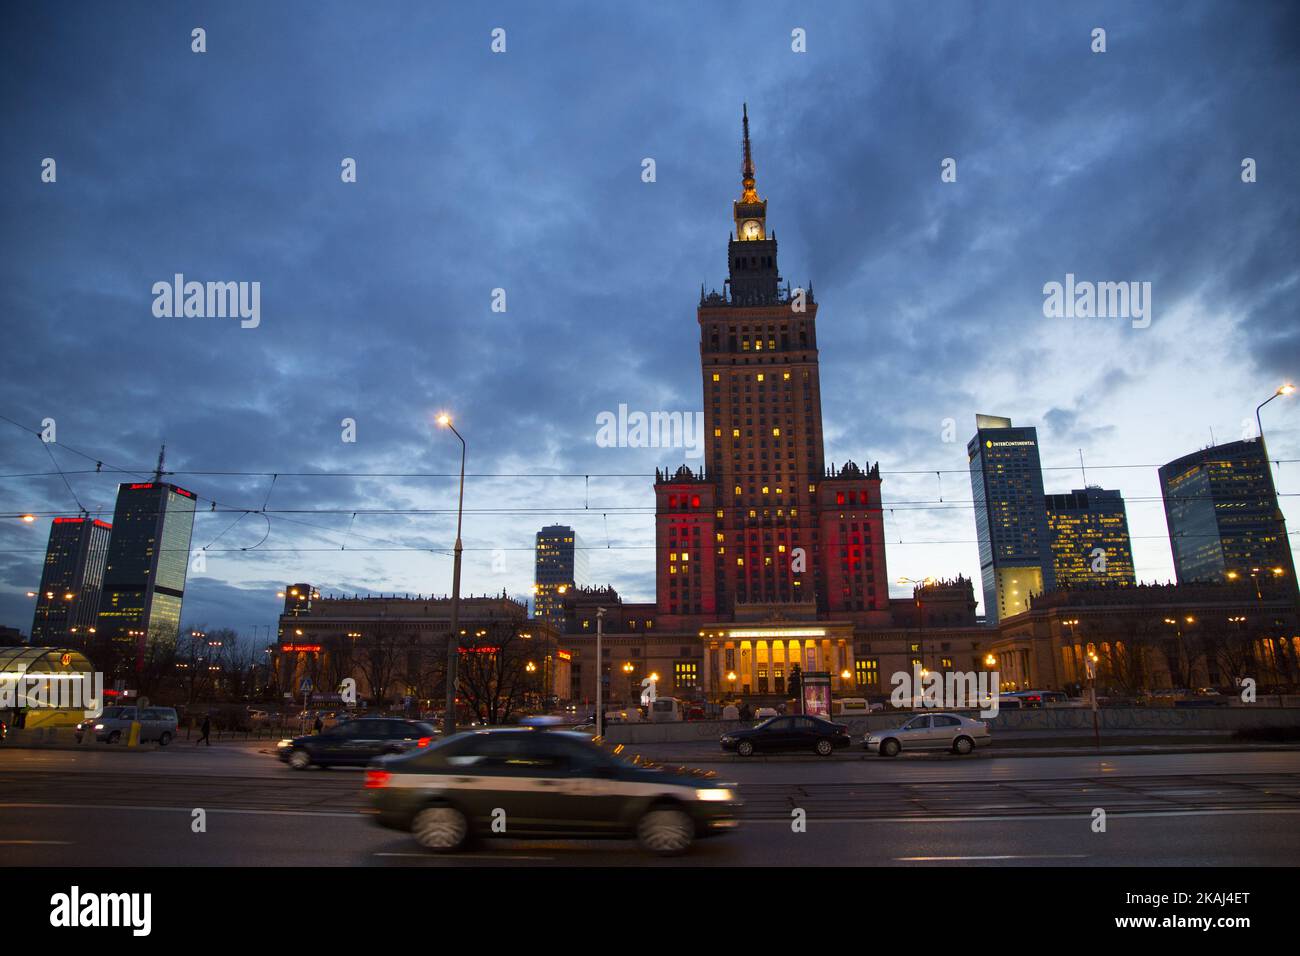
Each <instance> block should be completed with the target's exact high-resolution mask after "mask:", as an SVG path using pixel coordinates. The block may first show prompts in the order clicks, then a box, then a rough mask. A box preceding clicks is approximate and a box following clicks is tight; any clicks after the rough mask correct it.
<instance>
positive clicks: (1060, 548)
mask: <svg viewBox="0 0 1300 956" xmlns="http://www.w3.org/2000/svg"><path fill="white" fill-rule="evenodd" d="M1046 504H1047V527H1048V529H1049V531H1050V532H1051V535H1052V571H1053V574H1054V575H1055V577H1056V586H1057V587H1059V588H1066V587H1089V586H1098V585H1116V586H1120V587H1123V586H1128V585H1132V584H1134V583H1136V575H1135V573H1134V570H1133V545H1132V542H1131V541H1130V540H1129V533H1128V514H1127V513H1126V512H1125V510H1124V496H1123V495H1122V494H1120V493H1119V492H1118V491H1114V490H1110V489H1105V488H1096V487H1089V488H1082V489H1078V488H1076V489H1075V490H1074V491H1071V492H1070V493H1069V494H1068V495H1048V496H1047V498H1046Z"/></svg>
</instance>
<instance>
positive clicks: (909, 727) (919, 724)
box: [862, 714, 993, 757]
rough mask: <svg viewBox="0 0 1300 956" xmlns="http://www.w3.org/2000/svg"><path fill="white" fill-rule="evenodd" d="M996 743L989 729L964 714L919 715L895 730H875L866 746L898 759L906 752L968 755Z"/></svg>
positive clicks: (866, 738) (869, 735)
mask: <svg viewBox="0 0 1300 956" xmlns="http://www.w3.org/2000/svg"><path fill="white" fill-rule="evenodd" d="M992 742H993V737H992V736H991V735H990V734H989V725H988V724H986V723H985V722H984V721H982V720H972V719H971V718H969V717H963V716H961V715H960V714H919V715H917V716H916V717H913V718H912V719H911V720H909V721H908V722H907V723H905V724H903V726H901V727H897V728H895V729H893V730H872V731H868V732H867V735H866V736H865V737H863V738H862V746H863V747H865V748H866V749H867V750H869V751H874V752H875V753H878V754H880V756H882V757H897V756H898V755H899V753H901V752H902V751H904V750H951V751H952V752H953V753H955V754H963V755H964V754H968V753H970V752H971V751H973V750H974V749H975V748H976V747H987V746H988V745H989V744H991V743H992Z"/></svg>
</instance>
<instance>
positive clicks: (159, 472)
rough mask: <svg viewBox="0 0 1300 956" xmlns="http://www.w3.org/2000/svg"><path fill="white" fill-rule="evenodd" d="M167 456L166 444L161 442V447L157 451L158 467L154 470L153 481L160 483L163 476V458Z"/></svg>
mask: <svg viewBox="0 0 1300 956" xmlns="http://www.w3.org/2000/svg"><path fill="white" fill-rule="evenodd" d="M166 455H167V443H166V442H163V443H162V447H161V448H159V449H158V467H157V468H155V469H154V473H153V480H154V481H162V476H163V458H164V457H166Z"/></svg>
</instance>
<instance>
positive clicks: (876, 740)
mask: <svg viewBox="0 0 1300 956" xmlns="http://www.w3.org/2000/svg"><path fill="white" fill-rule="evenodd" d="M867 743H869V744H878V743H880V738H879V737H877V736H876V735H875V734H872V735H870V736H869V737H867Z"/></svg>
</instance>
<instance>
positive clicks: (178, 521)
mask: <svg viewBox="0 0 1300 956" xmlns="http://www.w3.org/2000/svg"><path fill="white" fill-rule="evenodd" d="M193 529H194V494H193V492H190V491H186V490H185V489H184V488H178V487H176V486H175V485H172V484H168V483H167V482H164V481H158V480H155V481H148V482H140V483H136V484H122V485H118V488H117V506H116V508H115V509H114V511H113V532H112V536H111V537H110V539H109V545H108V563H107V566H106V567H105V569H104V591H103V597H102V598H101V600H100V606H99V623H98V630H99V635H98V636H99V638H100V640H110V641H112V642H113V644H114V645H115V646H118V647H120V648H122V649H123V650H124V651H128V652H130V653H133V655H134V658H135V660H136V662H137V665H138V664H139V663H140V662H141V661H142V659H143V654H144V648H145V646H146V644H147V643H151V642H155V641H174V640H175V639H176V636H177V633H178V632H179V630H180V623H181V602H182V600H183V598H184V596H185V576H186V572H187V570H188V569H189V560H190V535H191V532H192V531H193Z"/></svg>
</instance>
